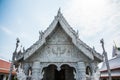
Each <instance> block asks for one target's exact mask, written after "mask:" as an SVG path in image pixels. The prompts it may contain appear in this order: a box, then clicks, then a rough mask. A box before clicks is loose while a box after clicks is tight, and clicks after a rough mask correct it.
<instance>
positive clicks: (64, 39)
mask: <svg viewBox="0 0 120 80" xmlns="http://www.w3.org/2000/svg"><path fill="white" fill-rule="evenodd" d="M70 40H71V39H70V37H69V36H68V35H67V34H66V33H65V32H64V30H63V29H62V28H61V27H60V26H58V28H57V29H55V30H54V31H53V33H51V35H50V36H49V38H48V39H47V43H48V44H70V43H71V42H70Z"/></svg>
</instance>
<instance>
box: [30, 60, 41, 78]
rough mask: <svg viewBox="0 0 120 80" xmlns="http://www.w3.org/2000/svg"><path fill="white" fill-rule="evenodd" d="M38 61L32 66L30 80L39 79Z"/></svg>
mask: <svg viewBox="0 0 120 80" xmlns="http://www.w3.org/2000/svg"><path fill="white" fill-rule="evenodd" d="M39 76H40V62H38V61H35V62H34V63H33V67H32V80H40V79H39Z"/></svg>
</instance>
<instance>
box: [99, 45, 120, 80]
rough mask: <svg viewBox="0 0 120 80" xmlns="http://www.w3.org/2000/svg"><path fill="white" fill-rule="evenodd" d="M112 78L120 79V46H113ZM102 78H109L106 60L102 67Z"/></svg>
mask: <svg viewBox="0 0 120 80" xmlns="http://www.w3.org/2000/svg"><path fill="white" fill-rule="evenodd" d="M109 66H110V70H111V77H112V80H120V48H118V47H116V46H113V53H112V59H110V60H109ZM100 72H101V75H100V78H101V80H108V72H107V68H106V64H105V62H103V65H102V67H101V69H100Z"/></svg>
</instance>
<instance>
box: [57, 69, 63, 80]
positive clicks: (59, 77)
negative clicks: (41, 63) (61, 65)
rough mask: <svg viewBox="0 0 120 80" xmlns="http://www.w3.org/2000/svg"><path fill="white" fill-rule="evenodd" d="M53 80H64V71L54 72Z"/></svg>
mask: <svg viewBox="0 0 120 80" xmlns="http://www.w3.org/2000/svg"><path fill="white" fill-rule="evenodd" d="M55 80H65V69H61V70H60V71H58V70H55Z"/></svg>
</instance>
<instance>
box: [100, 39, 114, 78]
mask: <svg viewBox="0 0 120 80" xmlns="http://www.w3.org/2000/svg"><path fill="white" fill-rule="evenodd" d="M100 43H101V44H102V48H103V55H104V57H105V63H106V66H107V70H108V76H109V80H112V78H111V71H110V66H109V62H108V57H107V52H106V51H105V48H104V40H103V39H101V40H100Z"/></svg>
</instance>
